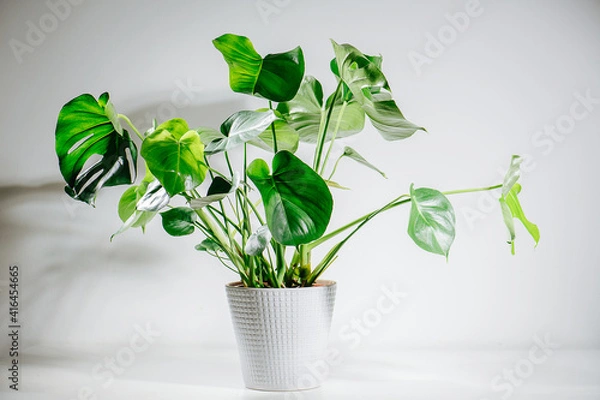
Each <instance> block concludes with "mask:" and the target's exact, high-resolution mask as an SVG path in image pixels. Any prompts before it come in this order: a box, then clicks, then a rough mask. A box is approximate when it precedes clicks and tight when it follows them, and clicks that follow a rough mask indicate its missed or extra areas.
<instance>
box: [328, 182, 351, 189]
mask: <svg viewBox="0 0 600 400" xmlns="http://www.w3.org/2000/svg"><path fill="white" fill-rule="evenodd" d="M325 183H326V184H327V186H329V187H332V188H334V189H341V190H350V188H348V187H346V186H342V185H340V184H339V183H337V182H335V181H332V180H326V181H325Z"/></svg>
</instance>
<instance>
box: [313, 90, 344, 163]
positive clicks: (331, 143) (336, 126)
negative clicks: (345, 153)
mask: <svg viewBox="0 0 600 400" xmlns="http://www.w3.org/2000/svg"><path fill="white" fill-rule="evenodd" d="M347 105H348V102H347V101H344V103H343V104H342V108H341V109H340V114H339V115H338V117H337V121H336V123H335V129H334V130H333V135H332V136H331V142H330V143H329V148H328V149H327V154H325V159H324V160H323V165H322V166H321V171H320V172H319V174H320V175H323V173H324V172H325V167H326V166H327V161H328V160H329V156H330V155H331V149H332V148H333V143H334V142H335V138H336V137H337V133H338V131H339V129H340V125H341V123H342V117H343V115H344V111H346V106H347Z"/></svg>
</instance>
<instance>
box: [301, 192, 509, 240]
mask: <svg viewBox="0 0 600 400" xmlns="http://www.w3.org/2000/svg"><path fill="white" fill-rule="evenodd" d="M501 187H502V184H498V185H493V186H486V187H479V188H470V189H459V190H449V191H446V192H442V194H443V195H445V196H449V195H453V194H462V193H474V192H485V191H489V190H494V189H500V188H501ZM410 201H411V198H410V195H409V194H402V195H400V196H398V197H396V198H395V199H394V200H392V201H390V202H388V203H387V204H385V205H384V206H383V207H381V208H379V209H377V210H375V211H371V212H370V213H368V214H365V215H363V216H362V217H360V218H357V219H355V220H354V221H351V222H349V223H347V224H346V225H343V226H341V227H339V228H337V229H336V230H334V231H332V232H330V233H328V234H326V235H323V236H321V237H320V238H319V239H317V240H315V241H313V242H311V243H308V244H307V245H306V246H307V247H308V249H309V250H312V249H314V248H315V247H317V246H318V245H320V244H322V243H324V242H326V241H327V240H329V239H331V238H333V237H335V236H337V235H339V234H340V233H342V232H344V231H346V230H348V229H350V228H352V227H353V226H355V225H358V224H360V223H362V222H366V221H369V220H370V219H371V218H373V217H374V216H376V215H377V214H379V213H382V212H383V211H387V210H389V209H392V208H394V207H397V206H399V205H402V204H405V203H408V202H410Z"/></svg>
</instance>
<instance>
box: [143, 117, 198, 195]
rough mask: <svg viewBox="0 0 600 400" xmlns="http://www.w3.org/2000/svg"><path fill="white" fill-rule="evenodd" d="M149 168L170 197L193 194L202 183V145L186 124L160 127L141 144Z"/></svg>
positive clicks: (178, 122) (173, 122) (174, 121)
mask: <svg viewBox="0 0 600 400" xmlns="http://www.w3.org/2000/svg"><path fill="white" fill-rule="evenodd" d="M142 156H143V157H144V158H145V160H146V163H147V164H148V168H149V169H150V171H151V172H152V174H153V175H154V176H155V177H156V179H158V181H159V182H160V183H161V185H162V186H163V187H164V188H165V190H166V191H167V193H168V194H169V195H170V196H174V195H176V194H179V193H181V192H184V191H187V190H192V189H194V188H195V187H197V186H198V185H200V184H201V183H202V181H204V177H205V176H206V170H207V168H206V165H205V164H204V145H203V144H202V142H201V141H200V135H199V134H198V132H196V131H193V130H190V129H189V127H188V124H187V122H186V121H184V120H182V119H178V118H176V119H172V120H169V121H166V122H164V123H162V124H160V125H159V126H158V127H157V128H156V130H155V131H154V132H153V133H151V134H150V135H149V136H147V137H146V139H145V140H144V142H143V143H142Z"/></svg>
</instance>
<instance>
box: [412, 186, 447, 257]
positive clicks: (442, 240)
mask: <svg viewBox="0 0 600 400" xmlns="http://www.w3.org/2000/svg"><path fill="white" fill-rule="evenodd" d="M410 197H411V203H412V205H411V209H410V218H409V221H408V235H409V236H410V237H411V238H412V240H413V241H414V242H415V243H416V244H417V246H419V247H420V248H422V249H423V250H426V251H429V252H431V253H434V254H440V255H443V256H445V257H446V258H448V252H449V251H450V246H452V243H453V242H454V236H455V234H456V232H455V229H454V226H455V224H456V217H455V216H454V208H452V204H450V201H448V199H447V198H446V196H444V195H443V194H442V193H441V192H439V191H437V190H435V189H429V188H418V189H415V188H414V185H411V186H410Z"/></svg>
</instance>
